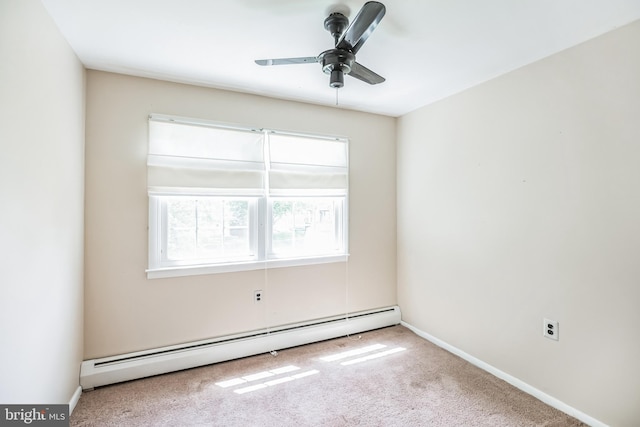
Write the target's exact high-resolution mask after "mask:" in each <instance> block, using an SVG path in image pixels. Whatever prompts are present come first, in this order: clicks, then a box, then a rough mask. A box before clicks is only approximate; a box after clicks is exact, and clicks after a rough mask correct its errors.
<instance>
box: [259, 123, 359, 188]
mask: <svg viewBox="0 0 640 427" xmlns="http://www.w3.org/2000/svg"><path fill="white" fill-rule="evenodd" d="M347 186H348V146H347V140H343V139H319V138H313V137H305V136H298V135H287V134H280V133H270V134H269V192H270V193H271V194H278V193H281V192H286V191H291V190H344V192H345V193H346V190H347ZM333 192H334V193H335V192H336V191H333Z"/></svg>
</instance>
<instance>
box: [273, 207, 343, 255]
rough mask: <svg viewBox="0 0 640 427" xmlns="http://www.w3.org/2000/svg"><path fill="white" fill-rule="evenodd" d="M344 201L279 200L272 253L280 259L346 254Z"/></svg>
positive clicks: (275, 217) (274, 210)
mask: <svg viewBox="0 0 640 427" xmlns="http://www.w3.org/2000/svg"><path fill="white" fill-rule="evenodd" d="M342 205H343V199H342V198H339V197H337V198H331V197H318V198H307V197H298V198H286V199H284V198H283V199H276V200H275V201H274V202H273V207H272V242H271V252H272V254H273V255H275V256H276V257H278V258H281V257H301V256H312V255H330V254H335V253H337V252H341V251H343V250H344V249H343V243H342V241H343V239H342V211H343V210H342Z"/></svg>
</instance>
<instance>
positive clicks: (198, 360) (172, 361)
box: [80, 306, 401, 390]
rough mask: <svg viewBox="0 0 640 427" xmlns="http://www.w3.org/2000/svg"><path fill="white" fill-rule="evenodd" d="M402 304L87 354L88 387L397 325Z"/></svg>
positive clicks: (84, 379)
mask: <svg viewBox="0 0 640 427" xmlns="http://www.w3.org/2000/svg"><path fill="white" fill-rule="evenodd" d="M400 321H401V318H400V308H399V307H398V306H393V307H386V308H381V309H377V310H369V311H362V312H357V313H350V314H345V315H341V316H334V317H327V318H323V319H317V320H314V321H310V322H302V323H296V324H289V325H283V326H278V327H273V328H270V329H268V330H267V329H262V330H257V331H252V332H248V333H244V334H237V335H229V336H225V337H220V338H215V339H210V340H204V341H196V342H191V343H186V344H181V345H174V346H169V347H161V348H156V349H153V350H146V351H139V352H135V353H128V354H122V355H119V356H112V357H105V358H101V359H93V360H86V361H84V362H82V365H81V367H80V385H81V386H82V389H83V390H91V389H93V388H95V387H99V386H103V385H108V384H115V383H119V382H123V381H129V380H134V379H138V378H144V377H150V376H153V375H159V374H164V373H168V372H175V371H180V370H183V369H189V368H195V367H198V366H204V365H210V364H212V363H218V362H223V361H227V360H233V359H238V358H241V357H246V356H253V355H256V354H261V353H266V352H269V351H272V350H282V349H285V348H290V347H295V346H298V345H303V344H309V343H313V342H318V341H323V340H327V339H332V338H338V337H342V336H346V335H349V334H355V333H359V332H365V331H370V330H373V329H379V328H384V327H386V326H392V325H397V324H399V323H400Z"/></svg>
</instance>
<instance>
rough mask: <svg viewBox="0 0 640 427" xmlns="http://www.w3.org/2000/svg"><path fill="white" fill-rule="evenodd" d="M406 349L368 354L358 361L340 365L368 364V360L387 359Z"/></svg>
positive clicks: (348, 361) (398, 348)
mask: <svg viewBox="0 0 640 427" xmlns="http://www.w3.org/2000/svg"><path fill="white" fill-rule="evenodd" d="M405 350H406V348H404V347H396V348H392V349H390V350H386V351H381V352H379V353H373V354H368V355H366V356H364V357H358V358H357V359H351V360H346V361H344V362H342V363H340V364H341V365H342V366H348V365H353V364H356V363H361V362H366V361H368V360H373V359H378V358H380V357H385V356H389V355H391V354H394V353H399V352H401V351H405Z"/></svg>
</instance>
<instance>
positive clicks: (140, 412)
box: [71, 326, 585, 427]
mask: <svg viewBox="0 0 640 427" xmlns="http://www.w3.org/2000/svg"><path fill="white" fill-rule="evenodd" d="M352 351H354V352H355V353H358V352H359V353H360V354H345V352H352ZM328 356H333V357H332V358H331V357H330V358H329V359H327V357H328ZM236 383H237V384H236ZM584 425H585V424H583V423H581V422H579V421H577V420H576V419H574V418H571V417H569V416H568V415H566V414H563V413H562V412H559V411H557V410H555V409H553V408H551V407H549V406H547V405H545V404H544V403H542V402H541V401H539V400H537V399H535V398H533V397H531V396H529V395H527V394H525V393H523V392H521V391H520V390H518V389H516V388H514V387H512V386H510V385H509V384H507V383H506V382H504V381H502V380H499V379H497V378H495V377H493V376H492V375H490V374H488V373H486V372H484V371H482V370H480V369H478V368H476V367H474V366H472V365H471V364H469V363H467V362H465V361H464V360H462V359H460V358H458V357H456V356H454V355H452V354H450V353H448V352H447V351H445V350H442V349H440V348H439V347H437V346H435V345H433V344H431V343H430V342H428V341H426V340H424V339H422V338H420V337H418V336H417V335H415V334H414V333H413V332H411V331H410V330H408V329H406V328H404V327H402V326H394V327H390V328H385V329H380V330H377V331H372V332H367V333H364V334H362V335H361V338H360V339H357V337H344V338H338V339H335V340H330V341H325V342H322V343H316V344H310V345H307V346H302V347H296V348H292V349H287V350H281V351H279V352H278V354H277V356H273V355H271V354H264V355H259V356H255V357H250V358H245V359H240V360H235V361H230V362H225V363H219V364H216V365H211V366H206V367H202V368H196V369H191V370H187V371H182V372H176V373H172V374H167V375H161V376H157V377H153V378H147V379H142V380H137V381H131V382H128V383H122V384H117V385H112V386H107V387H102V388H98V389H96V390H94V391H91V392H85V393H83V395H82V397H81V398H80V401H79V402H78V405H77V406H76V409H75V411H74V412H73V415H72V416H71V426H243V427H247V426H331V427H334V426H336V427H337V426H445V427H452V426H491V427H499V426H509V427H514V426H545V427H566V426H584Z"/></svg>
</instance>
